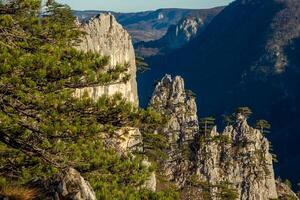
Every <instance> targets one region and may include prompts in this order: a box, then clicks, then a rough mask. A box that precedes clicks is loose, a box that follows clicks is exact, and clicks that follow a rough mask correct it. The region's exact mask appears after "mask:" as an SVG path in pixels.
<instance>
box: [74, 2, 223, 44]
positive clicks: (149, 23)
mask: <svg viewBox="0 0 300 200" xmlns="http://www.w3.org/2000/svg"><path fill="white" fill-rule="evenodd" d="M222 9H223V7H217V8H212V9H159V10H155V11H145V12H137V13H117V12H111V13H112V14H113V15H114V16H115V17H116V18H117V20H118V22H119V23H120V24H122V25H123V26H124V27H125V28H126V29H127V31H128V32H129V33H130V34H131V36H132V37H133V42H134V43H136V42H140V41H150V40H157V39H159V38H161V37H162V36H163V35H164V34H166V32H167V30H168V28H169V27H170V26H171V25H175V24H177V23H178V22H179V21H180V20H181V19H182V18H185V17H187V16H192V17H200V18H201V19H203V20H209V19H212V18H213V17H214V16H215V15H216V14H218V13H219V12H220V11H221V10H222ZM101 12H107V11H96V10H89V11H74V14H75V15H76V16H77V17H78V18H79V19H89V18H91V17H93V16H95V15H97V14H99V13H101Z"/></svg>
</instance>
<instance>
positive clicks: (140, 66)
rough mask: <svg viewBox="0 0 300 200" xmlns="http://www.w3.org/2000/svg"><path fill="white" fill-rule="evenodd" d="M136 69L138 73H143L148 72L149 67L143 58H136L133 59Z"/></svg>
mask: <svg viewBox="0 0 300 200" xmlns="http://www.w3.org/2000/svg"><path fill="white" fill-rule="evenodd" d="M135 62H136V67H137V71H138V72H141V73H143V72H145V71H148V70H150V68H149V65H148V64H147V63H146V62H145V59H144V58H143V57H139V56H136V57H135Z"/></svg>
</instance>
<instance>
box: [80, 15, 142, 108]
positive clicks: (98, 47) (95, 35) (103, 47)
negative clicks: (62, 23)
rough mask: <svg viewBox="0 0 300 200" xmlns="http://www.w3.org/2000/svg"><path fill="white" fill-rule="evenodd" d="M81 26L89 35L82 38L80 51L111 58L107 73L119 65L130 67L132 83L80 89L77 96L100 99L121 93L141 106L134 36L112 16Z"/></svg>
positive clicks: (102, 16)
mask: <svg viewBox="0 0 300 200" xmlns="http://www.w3.org/2000/svg"><path fill="white" fill-rule="evenodd" d="M80 27H81V29H82V30H83V31H84V32H86V35H85V36H84V37H83V38H82V42H81V43H80V44H79V45H78V48H79V49H80V50H82V51H85V52H88V51H91V52H95V53H99V54H100V55H103V56H109V58H110V62H109V66H107V67H106V69H107V70H108V69H111V68H113V67H115V66H116V65H125V64H129V68H128V72H127V73H128V74H129V75H130V80H129V81H128V82H127V83H116V84H111V85H108V86H96V87H90V88H84V89H77V90H76V92H75V95H76V96H78V97H79V96H81V95H82V94H83V93H84V92H88V94H89V95H90V97H92V98H93V99H97V98H98V97H100V96H102V95H103V94H106V95H113V94H115V93H121V94H122V95H123V96H124V97H125V98H126V99H127V100H128V101H130V102H132V103H134V104H135V105H136V106H137V105H138V95H137V84H136V63H135V53H134V49H133V45H132V41H131V37H130V35H129V34H128V33H127V31H126V30H124V29H123V27H122V26H121V25H120V24H119V23H118V22H117V21H116V19H115V17H114V16H113V15H111V14H110V13H107V14H100V15H97V16H95V17H93V18H91V19H90V20H89V21H87V22H83V23H82V24H80Z"/></svg>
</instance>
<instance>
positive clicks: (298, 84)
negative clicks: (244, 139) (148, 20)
mask: <svg viewBox="0 0 300 200" xmlns="http://www.w3.org/2000/svg"><path fill="white" fill-rule="evenodd" d="M299 14H300V1H299V0H236V1H233V2H232V3H231V4H230V5H229V6H228V7H226V8H225V9H224V10H223V11H222V12H221V13H220V14H219V15H217V16H216V17H214V19H213V20H212V21H211V22H210V23H209V24H208V25H207V26H206V27H205V29H204V30H203V31H202V32H201V33H200V34H199V36H198V37H197V38H195V39H194V40H193V42H190V43H188V44H187V45H186V46H185V47H183V48H181V49H179V50H177V51H174V52H173V53H171V54H169V55H168V56H156V57H155V58H154V57H152V58H149V59H146V60H145V61H146V62H147V63H148V64H149V67H150V68H151V70H149V71H147V72H145V73H143V74H141V75H140V77H139V86H140V101H141V105H145V104H146V101H148V99H147V97H148V96H149V95H151V93H152V91H149V90H147V88H146V87H144V85H149V84H152V83H153V82H154V81H155V80H158V79H159V78H161V77H162V76H164V74H166V73H169V74H178V75H181V76H183V77H185V78H186V81H187V84H188V85H189V86H191V87H192V88H193V90H194V92H195V93H197V94H201V97H202V98H201V99H197V103H198V106H199V107H200V108H201V114H202V115H206V116H207V115H211V114H212V115H214V116H222V114H226V113H228V112H230V111H231V110H233V109H235V108H236V107H239V106H240V105H247V106H248V107H250V108H251V109H252V110H253V111H254V113H256V115H257V116H259V118H263V119H266V120H268V121H269V122H270V123H271V124H272V134H271V135H270V138H269V139H270V141H271V142H272V143H273V145H274V150H275V153H276V154H277V155H278V160H279V164H278V168H277V170H278V173H279V175H280V176H281V177H282V178H288V179H290V180H291V181H292V183H293V185H294V186H295V185H296V184H297V182H299V180H300V168H299V167H298V166H297V163H299V162H300V156H299V155H300V148H297V145H298V144H299V142H300V134H299V128H298V125H299V123H300V104H299V103H298V102H300V95H299V94H300V92H299V91H300V56H299V55H300V54H299V53H300V28H299V25H300V16H299ZM144 102H145V103H144ZM283 116H284V117H283Z"/></svg>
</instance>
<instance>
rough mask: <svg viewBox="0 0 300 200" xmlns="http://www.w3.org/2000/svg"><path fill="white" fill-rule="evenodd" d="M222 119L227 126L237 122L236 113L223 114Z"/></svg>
mask: <svg viewBox="0 0 300 200" xmlns="http://www.w3.org/2000/svg"><path fill="white" fill-rule="evenodd" d="M222 121H223V124H224V125H225V126H229V125H232V124H233V123H234V122H235V117H234V115H222Z"/></svg>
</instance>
